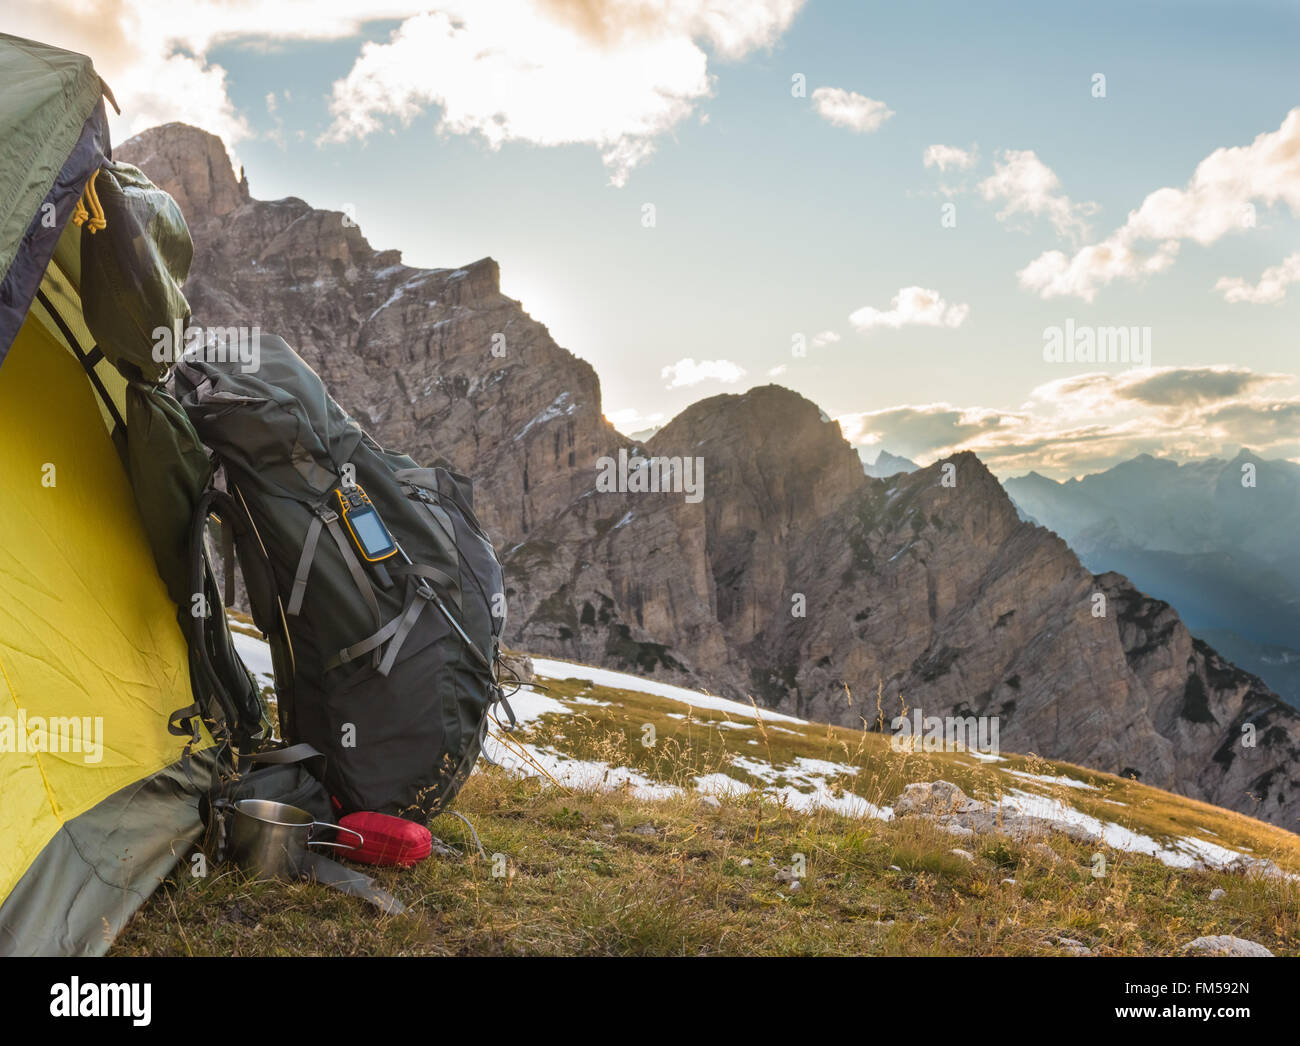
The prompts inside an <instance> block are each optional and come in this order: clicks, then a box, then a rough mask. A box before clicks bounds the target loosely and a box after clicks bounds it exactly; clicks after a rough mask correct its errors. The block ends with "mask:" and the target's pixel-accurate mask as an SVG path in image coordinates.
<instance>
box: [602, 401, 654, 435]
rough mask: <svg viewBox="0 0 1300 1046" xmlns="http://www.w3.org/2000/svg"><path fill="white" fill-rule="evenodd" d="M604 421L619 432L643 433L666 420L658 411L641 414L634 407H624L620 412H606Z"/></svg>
mask: <svg viewBox="0 0 1300 1046" xmlns="http://www.w3.org/2000/svg"><path fill="white" fill-rule="evenodd" d="M605 420H606V421H608V422H609V423H610V424H611V425H613V426H614V428H616V429H618V431H619V432H644V431H645V430H646V429H656V428H658V427H659V426H660V425H662V424H663V423H664V422H665V421H667V420H668V419H667V417H666V416H665V415H664V414H662V413H660V412H658V411H656V412H653V413H650V414H642V413H641V412H640V411H639V410H637V409H636V408H635V407H624V408H623V409H622V410H611V411H607V412H606V413H605Z"/></svg>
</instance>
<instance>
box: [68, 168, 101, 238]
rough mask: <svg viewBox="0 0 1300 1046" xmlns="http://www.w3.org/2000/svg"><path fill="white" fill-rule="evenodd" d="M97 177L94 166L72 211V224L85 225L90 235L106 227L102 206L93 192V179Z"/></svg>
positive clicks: (96, 170)
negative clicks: (88, 208) (88, 205)
mask: <svg viewBox="0 0 1300 1046" xmlns="http://www.w3.org/2000/svg"><path fill="white" fill-rule="evenodd" d="M98 177H99V168H95V170H94V172H93V173H92V174H91V176H90V181H88V182H87V183H86V188H85V189H84V190H82V193H81V196H80V198H79V199H78V200H77V206H76V209H75V210H74V211H73V212H72V224H73V225H77V226H81V225H84V226H85V227H86V231H87V232H88V233H90V234H91V235H94V234H95V233H97V232H99V230H100V229H105V228H107V227H108V219H106V218H105V217H104V208H103V207H101V206H100V204H99V195H98V194H97V193H96V192H95V179H96V178H98ZM86 204H90V210H86Z"/></svg>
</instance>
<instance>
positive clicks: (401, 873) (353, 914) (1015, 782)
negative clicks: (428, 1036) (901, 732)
mask: <svg viewBox="0 0 1300 1046" xmlns="http://www.w3.org/2000/svg"><path fill="white" fill-rule="evenodd" d="M547 682H548V685H549V686H551V687H552V691H551V696H552V697H554V698H556V699H557V700H560V701H561V702H562V703H565V704H567V705H568V706H569V707H571V708H572V709H574V714H568V715H559V714H552V715H547V716H544V717H542V718H541V719H540V720H537V721H535V722H533V723H532V724H530V727H529V729H528V730H527V731H526V732H525V734H524V737H525V739H526V740H527V741H528V743H529V744H531V745H534V746H537V747H539V748H552V749H555V750H557V751H561V752H564V753H566V754H568V755H571V756H574V757H577V758H582V759H587V760H600V761H602V762H605V763H608V764H609V765H611V766H620V767H631V768H633V769H635V770H637V771H638V772H640V773H642V774H644V775H645V776H646V777H650V778H653V779H654V780H656V781H660V782H665V783H671V784H677V785H680V786H682V787H683V788H685V789H686V791H685V793H684V794H682V795H677V796H674V797H670V798H666V799H656V800H645V799H639V798H637V797H636V796H635V795H634V794H632V792H631V791H630V790H629V789H627V788H622V789H617V790H613V791H604V790H601V789H599V788H595V787H589V788H581V789H573V788H566V787H561V786H556V785H552V784H550V783H548V782H544V781H541V780H539V779H537V778H519V777H515V776H511V775H509V774H507V773H506V772H504V771H502V770H499V769H496V768H492V767H487V766H482V768H481V770H480V771H479V772H477V773H476V774H475V775H474V776H473V777H472V778H471V780H470V781H469V783H468V784H467V785H466V787H465V789H464V791H463V792H462V793H461V796H460V798H459V799H458V801H457V803H456V809H457V810H458V811H459V812H460V813H463V814H464V815H466V816H467V817H469V818H470V820H472V821H473V822H474V824H475V826H476V828H477V829H478V832H479V834H480V836H481V837H482V839H483V842H484V845H485V846H486V848H487V850H488V851H489V854H490V855H501V856H499V857H496V856H490V857H489V859H487V860H484V859H482V858H479V857H477V856H474V855H472V854H468V852H467V853H466V856H462V857H443V858H439V857H432V858H430V859H428V860H426V861H424V862H422V863H421V864H419V865H417V866H416V867H414V868H412V869H407V870H397V869H378V870H376V875H377V878H378V879H379V880H380V881H381V883H382V884H383V885H384V886H385V887H386V888H387V889H389V890H390V891H391V892H393V893H394V894H396V895H397V896H398V897H399V898H400V899H401V900H402V901H403V902H404V903H405V904H406V905H407V906H408V911H407V912H406V913H405V914H404V915H400V916H385V915H381V914H379V913H378V912H377V911H376V910H374V909H373V908H370V907H369V906H367V905H366V904H365V903H364V902H361V901H359V900H356V899H353V898H350V897H345V896H343V895H341V894H338V893H335V892H333V891H331V890H329V889H327V888H325V887H321V886H316V885H313V884H307V883H283V882H265V881H263V882H257V881H251V880H249V879H248V878H247V877H246V876H245V875H244V874H243V873H242V872H240V871H239V870H237V869H234V868H232V867H229V866H227V867H223V868H219V869H214V870H213V871H212V873H211V874H210V875H209V876H207V877H206V878H193V877H192V876H191V875H190V873H189V866H188V864H185V863H182V864H181V865H180V866H178V870H177V873H176V874H175V875H174V876H173V877H172V878H171V879H169V880H168V881H167V882H166V883H165V884H164V886H163V888H162V889H160V890H159V891H158V892H157V893H156V894H155V895H154V897H153V898H152V899H151V900H150V901H149V902H148V903H147V904H146V905H145V906H144V907H143V908H142V909H141V910H140V912H139V913H138V914H137V916H136V917H135V918H134V919H133V920H132V922H131V923H130V924H129V926H128V927H127V928H126V930H125V931H124V932H123V933H122V935H121V936H120V937H119V939H118V940H117V942H116V943H115V945H114V948H113V951H114V952H115V953H117V954H149V955H163V954H165V955H289V954H306V955H496V954H510V955H714V954H736V955H749V954H761V955H805V954H806V955H813V954H817V955H827V954H830V955H840V954H844V955H868V954H870V955H877V954H880V955H917V954H925V955H935V954H938V955H1059V954H1063V953H1064V949H1063V948H1062V946H1060V945H1059V944H1057V943H1056V942H1057V939H1058V938H1061V937H1068V938H1072V939H1074V940H1078V941H1081V942H1082V943H1083V944H1085V945H1087V946H1089V947H1090V948H1091V949H1092V950H1093V951H1094V953H1096V954H1099V955H1165V954H1174V953H1177V952H1178V951H1179V950H1180V949H1181V948H1182V947H1183V946H1184V945H1185V944H1186V943H1187V942H1188V941H1190V940H1192V939H1193V938H1195V937H1198V936H1203V935H1210V934H1234V935H1236V936H1239V937H1246V938H1249V939H1251V940H1254V941H1258V942H1259V943H1261V944H1263V945H1265V946H1266V947H1268V948H1270V949H1271V950H1272V951H1274V952H1275V953H1277V954H1292V955H1294V954H1300V883H1297V882H1294V881H1288V880H1284V879H1263V878H1246V877H1244V876H1242V875H1240V874H1236V873H1231V872H1223V871H1200V870H1190V869H1180V868H1170V867H1167V866H1166V865H1164V864H1162V863H1160V862H1159V861H1156V860H1154V859H1152V858H1150V857H1146V856H1142V855H1138V854H1132V853H1127V852H1123V851H1118V850H1113V849H1110V848H1108V847H1105V846H1104V845H1101V844H1098V843H1096V842H1075V841H1073V840H1071V839H1069V838H1067V837H1066V836H1065V835H1063V834H1060V833H1052V834H1050V835H1049V836H1046V837H1044V838H1043V839H1042V840H1041V841H1040V842H1037V843H1030V844H1025V843H1023V842H1022V841H1018V840H1015V839H1011V838H1007V837H1005V836H1002V835H998V834H991V835H987V836H980V837H954V836H952V835H949V834H947V833H945V832H943V831H941V830H939V829H938V828H936V827H935V826H934V825H933V824H932V823H930V822H929V821H926V820H923V819H919V818H915V817H906V818H899V819H896V820H893V821H882V820H877V819H858V818H850V817H844V816H841V815H839V814H837V813H834V812H832V811H831V810H828V809H815V810H812V811H810V812H800V811H798V810H794V809H791V808H790V807H789V806H787V805H782V804H780V803H777V802H772V801H770V800H769V801H765V800H762V799H761V798H760V797H759V793H758V791H757V789H758V788H760V787H764V786H767V785H774V786H777V787H779V786H781V785H783V784H797V783H798V782H799V780H800V779H799V776H798V768H797V767H796V765H795V760H796V759H797V758H804V759H820V760H828V761H830V762H833V763H835V764H839V765H842V766H843V767H844V768H845V772H844V773H843V774H842V776H841V778H840V782H841V783H842V784H844V785H845V786H848V787H849V788H851V790H852V791H853V792H854V793H855V794H856V795H858V796H861V797H863V798H865V799H867V800H869V801H871V802H873V803H876V804H877V805H879V806H885V805H888V804H889V803H890V802H891V801H892V800H893V798H894V797H895V796H897V795H898V793H899V792H901V791H902V789H903V787H904V785H906V784H907V783H909V782H911V781H924V780H934V779H936V778H944V779H946V780H950V781H953V782H954V783H956V784H958V785H960V786H961V787H962V788H963V789H964V790H965V791H966V792H967V793H968V794H972V795H977V796H980V797H982V798H994V797H996V796H997V795H999V794H1001V793H1004V792H1006V791H1007V790H1008V789H1010V788H1013V787H1014V788H1022V787H1023V789H1024V790H1026V791H1030V792H1034V793H1036V794H1042V795H1049V796H1059V797H1060V798H1061V799H1062V801H1064V802H1068V803H1069V804H1070V805H1072V806H1074V807H1075V808H1077V809H1079V810H1081V811H1084V812H1086V813H1089V814H1092V815H1094V816H1096V817H1098V818H1101V819H1103V820H1105V821H1114V822H1117V823H1119V824H1122V825H1124V826H1125V827H1128V828H1131V829H1133V830H1134V831H1138V832H1142V833H1143V834H1148V835H1151V836H1152V837H1153V838H1155V839H1157V840H1159V841H1162V842H1163V841H1165V840H1167V839H1172V838H1176V837H1178V836H1183V835H1190V834H1195V835H1197V836H1200V837H1202V838H1209V839H1212V840H1213V841H1215V842H1217V843H1220V844H1221V845H1225V846H1230V847H1235V848H1241V849H1245V848H1249V849H1250V851H1251V852H1252V853H1253V854H1254V855H1255V856H1259V857H1268V858H1269V859H1271V860H1273V861H1275V862H1277V863H1278V864H1279V865H1281V866H1283V867H1285V868H1289V869H1293V870H1300V838H1297V837H1296V836H1294V835H1291V834H1290V833H1287V832H1284V831H1282V830H1281V829H1277V828H1274V827H1272V826H1269V825H1266V824H1263V823H1261V822H1258V821H1254V820H1252V819H1250V818H1247V817H1244V816H1242V815H1240V814H1235V813H1231V812H1229V811H1225V810H1220V809H1218V808H1216V807H1212V806H1208V805H1206V804H1203V803H1198V802H1195V801H1193V800H1190V799H1185V798H1182V797H1179V796H1174V795H1170V794H1168V793H1164V792H1160V791H1158V790H1156V789H1152V788H1149V787H1146V786H1144V785H1141V784H1138V783H1137V782H1133V781H1128V780H1121V779H1120V778H1117V777H1112V776H1110V775H1107V774H1101V773H1097V772H1095V771H1089V770H1084V769H1081V768H1078V767H1072V766H1069V765H1067V764H1061V763H1056V762H1049V761H1045V760H1039V759H1036V758H1034V757H1032V756H1025V757H1017V756H1008V757H1007V762H1005V763H1001V764H987V763H980V762H978V761H976V760H975V759H973V758H972V757H971V756H969V755H967V754H965V753H899V752H895V751H893V750H892V749H891V748H890V747H889V744H888V741H887V739H885V738H883V737H881V736H879V735H877V734H869V733H861V732H858V731H854V730H848V729H844V728H838V727H826V726H822V725H817V724H808V725H802V724H789V723H780V722H773V721H770V720H769V721H765V722H763V723H761V724H755V723H754V722H753V721H752V720H743V719H740V718H735V717H728V716H727V715H726V714H724V713H721V712H710V711H705V710H700V709H695V710H693V711H692V712H689V714H688V709H687V708H686V706H684V705H681V704H678V703H676V702H673V701H670V700H667V699H663V698H657V697H653V696H649V695H645V694H641V693H637V692H634V691H624V690H614V689H608V688H603V687H593V686H591V685H589V684H586V683H582V682H580V681H577V680H551V681H547ZM579 700H582V701H586V702H591V701H600V702H603V703H602V704H600V705H596V704H580V703H578V702H579ZM683 715H685V716H686V717H685V718H678V717H680V716H683ZM647 725H650V726H652V727H653V728H654V734H655V735H656V743H655V744H654V746H653V747H647V746H645V745H643V744H642V738H643V737H645V736H647V731H646V727H647ZM751 742H753V743H751ZM736 756H741V757H745V756H748V757H750V758H753V759H761V760H763V761H764V762H766V763H770V764H771V765H772V766H773V768H774V772H775V774H777V775H778V776H776V777H775V778H774V779H769V780H768V781H764V780H762V777H761V776H760V775H756V774H755V773H754V772H751V771H748V770H745V769H742V768H738V767H737V766H736V765H735V764H734V762H733V761H732V760H733V759H734V758H735V757H736ZM1008 769H1012V770H1021V771H1024V772H1026V773H1033V774H1039V775H1043V776H1053V777H1055V776H1068V777H1070V778H1073V779H1076V780H1079V781H1084V782H1086V783H1090V784H1092V785H1094V786H1095V787H1096V791H1087V790H1083V789H1079V788H1066V787H1062V786H1053V785H1045V784H1041V783H1039V782H1031V781H1025V780H1022V779H1018V778H1015V777H1013V776H1011V775H1009V774H1007V773H1006V772H1005V771H1006V770H1008ZM718 772H721V773H726V774H728V775H729V776H731V777H733V778H735V779H736V780H738V781H742V782H745V783H748V784H750V785H752V786H754V788H755V791H753V792H751V793H749V794H747V795H744V796H738V797H731V798H721V800H720V805H719V806H718V807H716V808H714V807H712V806H710V805H706V804H705V803H702V802H701V801H700V798H699V796H698V795H696V794H694V793H693V791H692V790H691V789H692V788H693V784H694V778H695V776H697V775H701V774H705V773H718ZM767 776H768V777H769V778H771V775H770V774H769V775H767ZM1120 803H1122V804H1124V805H1123V806H1120V805H1117V804H1120ZM431 828H432V830H433V832H434V834H435V835H437V836H439V837H440V838H442V839H443V840H444V841H446V842H447V843H449V844H451V845H453V846H455V847H457V848H459V849H461V850H466V851H467V850H468V848H467V847H466V846H465V845H464V844H465V842H466V840H465V838H464V836H465V831H464V827H463V826H462V825H461V823H460V822H459V821H457V820H456V819H455V818H452V817H450V816H448V815H443V816H440V817H438V818H436V819H435V820H434V821H433V822H432V824H431ZM958 848H960V849H964V850H966V851H968V852H969V854H970V857H969V858H968V857H965V856H962V855H960V854H957V853H954V852H953V851H954V849H958ZM1099 851H1100V852H1102V853H1103V854H1104V856H1105V859H1106V867H1105V875H1104V876H1101V877H1096V876H1094V875H1093V860H1094V854H1096V853H1097V852H1099ZM800 863H802V866H803V867H801V868H800V869H799V871H800V872H801V873H802V874H801V877H800V880H799V889H798V890H797V891H793V890H792V889H791V888H790V885H789V883H788V882H787V881H780V880H778V878H777V872H778V871H779V870H781V869H785V868H788V867H790V866H791V865H798V864H800ZM1008 879H1013V880H1015V881H1014V883H1008V882H1005V881H1004V880H1008ZM1216 888H1218V889H1222V890H1224V891H1225V895H1224V896H1223V897H1222V898H1221V899H1219V900H1216V901H1211V900H1210V894H1211V892H1212V891H1213V890H1215V889H1216Z"/></svg>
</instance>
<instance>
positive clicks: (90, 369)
mask: <svg viewBox="0 0 1300 1046" xmlns="http://www.w3.org/2000/svg"><path fill="white" fill-rule="evenodd" d="M36 300H37V301H39V302H40V303H41V304H42V305H43V306H44V307H45V311H46V312H48V313H49V314H50V319H52V320H53V321H54V325H55V326H56V327H58V328H59V333H60V334H62V335H63V340H64V341H66V342H67V343H68V347H69V348H70V349H71V350H72V351H73V353H74V354H75V355H76V357H77V361H78V362H79V363H80V364H81V367H82V369H83V370H84V371H85V372H86V377H88V378H89V379H90V383H91V385H93V386H94V387H95V392H97V393H98V394H99V398H100V401H101V402H102V403H103V404H104V409H105V410H107V411H108V416H109V417H110V418H112V419H113V426H114V428H115V429H121V430H122V431H123V432H125V431H126V422H125V421H123V420H122V415H121V414H120V413H119V412H118V409H117V404H116V403H114V402H113V397H112V396H110V395H109V394H108V389H106V388H104V383H103V382H102V381H101V380H100V378H99V375H98V374H96V373H95V364H96V363H98V362H99V361H100V359H102V358H103V355H104V353H103V352H102V351H101V350H100V348H99V346H98V345H96V346H95V348H94V351H93V352H92V353H91V354H90V355H87V354H86V352H85V350H84V349H82V347H81V343H80V342H78V341H77V339H76V337H74V336H73V333H72V330H71V329H70V328H69V327H68V325H67V324H66V323H65V322H64V320H63V317H62V316H61V315H60V314H59V311H58V310H57V309H56V308H55V307H54V305H53V304H52V303H51V302H50V299H49V298H47V297H46V296H45V292H44V291H42V290H38V291H37V292H36ZM95 353H98V355H97V356H96V355H95ZM92 356H93V357H94V358H93V359H92Z"/></svg>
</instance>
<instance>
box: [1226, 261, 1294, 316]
mask: <svg viewBox="0 0 1300 1046" xmlns="http://www.w3.org/2000/svg"><path fill="white" fill-rule="evenodd" d="M1296 282H1300V252H1297V253H1296V254H1290V255H1288V256H1287V257H1285V258H1283V259H1282V262H1281V264H1279V265H1274V266H1272V267H1271V268H1268V269H1265V270H1264V272H1263V274H1262V275H1261V276H1260V278H1259V283H1257V284H1255V286H1253V287H1252V286H1251V285H1250V284H1249V283H1247V282H1246V281H1245V280H1243V279H1242V278H1241V277H1240V276H1231V277H1230V276H1224V277H1223V278H1222V279H1220V280H1219V282H1218V283H1216V284H1215V285H1214V289H1215V290H1216V291H1222V292H1223V300H1224V301H1226V302H1230V303H1232V304H1237V303H1239V302H1247V303H1249V304H1251V305H1276V304H1277V303H1278V302H1280V301H1282V300H1283V299H1284V298H1285V297H1286V288H1287V285H1288V284H1291V283H1296Z"/></svg>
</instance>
